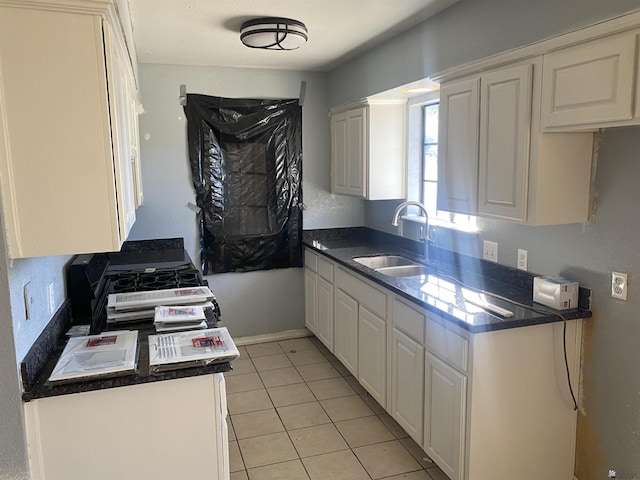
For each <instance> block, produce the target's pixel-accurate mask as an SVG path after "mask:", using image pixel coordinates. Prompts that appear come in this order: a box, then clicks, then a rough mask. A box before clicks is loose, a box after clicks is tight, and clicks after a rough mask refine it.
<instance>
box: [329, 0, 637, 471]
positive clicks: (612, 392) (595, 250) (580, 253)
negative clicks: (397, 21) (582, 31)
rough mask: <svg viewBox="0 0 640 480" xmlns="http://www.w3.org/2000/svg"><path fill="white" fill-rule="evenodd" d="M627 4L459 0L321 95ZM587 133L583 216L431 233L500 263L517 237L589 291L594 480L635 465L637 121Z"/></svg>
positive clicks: (377, 224) (582, 417) (525, 38)
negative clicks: (617, 295) (623, 281)
mask: <svg viewBox="0 0 640 480" xmlns="http://www.w3.org/2000/svg"><path fill="white" fill-rule="evenodd" d="M638 7H640V2H638V1H617V2H602V1H600V0H589V1H586V0H580V1H578V0H571V1H567V0H565V1H562V2H557V1H555V0H544V1H538V2H529V1H527V0H462V1H461V2H460V3H458V4H456V5H454V6H453V7H451V8H450V9H448V10H447V11H445V12H442V13H441V14H439V15H437V16H436V17H434V18H432V19H430V20H428V21H427V22H425V23H424V24H422V25H420V26H419V27H417V28H414V29H413V30H412V31H410V32H408V33H406V34H404V35H401V36H399V37H397V38H396V39H394V40H392V41H390V42H387V43H386V44H384V45H382V46H379V47H378V48H376V49H374V50H373V51H371V52H368V53H366V54H363V55H362V56H360V57H358V58H356V59H354V60H353V61H351V62H349V63H348V64H346V65H343V66H341V67H340V68H337V69H336V70H334V71H333V72H331V73H330V90H329V99H330V103H331V105H336V104H340V103H343V102H345V101H348V100H352V99H356V98H362V97H365V96H367V95H372V94H376V93H379V92H381V91H384V90H387V89H389V88H392V87H394V86H397V85H402V84H404V83H408V82H411V81H414V80H416V79H418V78H420V77H422V76H428V75H430V74H433V73H435V72H437V71H441V70H444V69H447V68H450V67H454V66H456V65H459V64H463V63H467V62H470V61H473V60H478V59H480V58H483V57H486V56H488V55H492V54H496V53H500V52H502V51H506V50H508V49H512V48H514V47H518V46H524V45H526V44H530V43H533V42H536V41H538V40H542V39H544V38H547V37H551V36H555V35H558V34H561V33H563V32H566V31H570V30H574V29H575V27H578V26H584V25H588V24H591V23H594V22H597V21H599V20H603V19H607V18H611V17H613V16H615V15H616V14H619V13H623V12H626V11H630V10H632V9H637V8H638ZM597 137H598V138H597V140H598V142H599V144H600V149H599V153H598V157H597V167H596V176H595V185H594V190H593V194H594V196H595V201H596V210H595V216H594V218H593V220H592V221H590V222H589V223H586V224H577V225H559V226H551V227H528V226H522V225H514V224H509V223H504V222H498V221H486V220H479V221H478V224H479V227H480V232H479V233H478V234H476V235H469V234H455V233H448V232H446V231H444V230H439V231H438V233H437V235H436V239H437V242H438V243H439V244H440V245H441V246H443V247H445V248H449V249H452V250H454V251H459V252H463V253H468V254H471V255H474V256H479V252H480V251H481V250H480V248H479V246H480V244H481V242H482V240H484V239H488V240H492V241H495V242H498V243H499V249H498V250H499V255H498V260H499V262H500V263H502V264H505V265H509V266H515V264H516V252H517V249H518V248H524V249H527V250H528V251H529V269H530V270H531V271H533V272H536V273H540V274H547V275H557V274H563V275H567V276H570V277H572V278H575V279H577V280H578V281H579V282H580V283H581V284H583V285H584V286H586V287H589V288H591V289H592V290H593V314H594V316H593V318H592V319H590V320H588V321H586V329H585V336H584V355H583V358H584V359H583V363H584V365H583V375H584V378H583V384H582V392H581V393H582V396H583V397H582V407H583V408H582V411H581V412H580V414H579V424H578V452H577V470H576V472H577V477H578V478H579V480H590V479H593V480H595V479H602V478H607V472H608V469H609V468H615V469H616V470H617V471H618V474H619V477H621V478H629V479H630V478H635V477H634V475H636V476H640V416H639V415H638V411H640V376H639V375H638V365H640V349H638V348H637V344H638V342H639V341H640V313H638V309H639V308H640V296H639V294H640V282H638V281H637V279H638V278H640V250H639V249H638V240H639V239H640V211H639V209H638V205H639V204H640V191H639V189H638V184H639V181H640V153H639V152H640V127H633V128H617V129H609V130H607V131H606V132H604V134H598V135H597ZM567 188H571V185H567ZM365 203H366V206H365V219H366V225H367V226H370V227H372V228H377V229H380V230H385V231H390V232H393V229H392V228H391V227H390V226H389V219H390V218H391V214H392V213H393V209H394V207H395V205H396V204H397V202H365ZM612 270H618V271H623V272H627V273H629V275H630V291H629V300H628V301H627V302H623V301H620V300H616V299H612V298H611V297H610V295H609V294H610V275H611V273H610V272H611V271H612ZM523 373H525V374H526V372H523ZM523 414H526V412H523ZM541 461H544V459H541Z"/></svg>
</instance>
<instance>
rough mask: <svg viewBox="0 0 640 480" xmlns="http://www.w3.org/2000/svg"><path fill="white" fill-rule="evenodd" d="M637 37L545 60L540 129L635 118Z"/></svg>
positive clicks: (570, 50) (548, 56)
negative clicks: (634, 96)
mask: <svg viewBox="0 0 640 480" xmlns="http://www.w3.org/2000/svg"><path fill="white" fill-rule="evenodd" d="M636 36H637V35H636V33H627V34H622V35H617V36H613V37H610V38H604V39H599V40H594V41H592V42H588V43H584V44H581V45H578V46H575V47H569V48H565V49H562V50H559V51H557V52H552V53H549V54H546V55H545V56H544V65H543V90H542V127H543V129H547V128H553V127H567V126H577V125H584V126H587V127H588V126H589V125H590V124H591V125H594V126H593V127H592V128H596V126H595V124H598V123H604V122H611V121H622V120H630V119H631V118H633V95H634V86H635V82H634V75H635V72H634V66H635V55H636Z"/></svg>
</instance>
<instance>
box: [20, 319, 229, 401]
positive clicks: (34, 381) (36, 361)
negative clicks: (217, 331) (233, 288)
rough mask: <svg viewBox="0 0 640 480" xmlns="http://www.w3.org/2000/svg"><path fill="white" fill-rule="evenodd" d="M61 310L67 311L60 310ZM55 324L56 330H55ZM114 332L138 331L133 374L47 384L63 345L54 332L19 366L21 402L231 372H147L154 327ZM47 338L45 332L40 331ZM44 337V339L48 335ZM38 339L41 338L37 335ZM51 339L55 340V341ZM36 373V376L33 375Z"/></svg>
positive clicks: (216, 368)
mask: <svg viewBox="0 0 640 480" xmlns="http://www.w3.org/2000/svg"><path fill="white" fill-rule="evenodd" d="M61 310H62V311H64V310H68V313H69V314H70V310H71V309H70V308H63V309H61ZM208 321H209V326H210V327H214V326H215V323H214V322H215V319H212V318H211V317H209V318H208ZM52 323H54V325H52V326H51V327H52V328H53V330H57V331H58V332H60V331H62V332H65V331H66V330H67V329H68V327H69V326H70V324H71V322H70V319H65V318H54V319H52ZM56 324H57V327H56ZM118 330H137V331H138V363H137V369H136V372H135V373H134V374H131V375H122V376H115V377H109V378H100V377H96V378H95V379H91V380H88V379H87V380H78V381H72V382H67V383H57V384H53V383H51V382H49V380H48V379H49V376H50V375H51V372H52V371H53V368H54V367H55V365H56V363H57V361H58V359H59V358H60V355H61V354H62V350H63V349H64V347H65V345H66V344H67V337H65V336H64V335H61V336H58V335H56V333H55V332H54V333H50V334H48V335H51V336H53V339H52V338H49V339H47V338H42V339H40V338H39V339H38V340H39V341H36V343H34V346H33V347H32V348H31V350H30V351H29V353H28V354H27V356H26V357H25V360H23V362H22V364H21V370H22V380H23V385H24V392H23V394H22V399H23V400H24V401H29V400H33V399H36V398H44V397H54V396H58V395H69V394H72V393H81V392H89V391H93V390H103V389H106V388H114V387H125V386H129V385H139V384H142V383H150V382H158V381H163V380H173V379H176V378H185V377H192V376H196V375H208V374H213V373H219V372H228V371H230V370H231V369H232V367H231V363H230V362H222V363H215V364H211V365H207V366H198V367H189V368H181V369H177V370H167V371H163V372H157V373H154V372H151V371H150V369H149V341H148V337H149V335H153V334H155V333H156V332H155V328H154V326H153V324H152V323H151V322H140V323H134V324H127V325H124V326H120V327H119V328H118ZM43 334H45V335H47V332H43ZM48 335H47V336H48ZM41 337H42V336H41ZM55 338H58V340H57V341H56V340H55ZM52 343H53V349H52V350H51V351H49V352H48V353H45V351H41V350H42V349H45V350H50V348H47V347H46V346H47V345H51V344H52ZM34 372H37V374H34Z"/></svg>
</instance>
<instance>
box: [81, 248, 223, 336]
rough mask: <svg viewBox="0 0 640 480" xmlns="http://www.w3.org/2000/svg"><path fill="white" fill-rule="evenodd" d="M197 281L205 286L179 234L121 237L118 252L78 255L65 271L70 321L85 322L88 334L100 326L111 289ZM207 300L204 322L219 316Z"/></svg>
mask: <svg viewBox="0 0 640 480" xmlns="http://www.w3.org/2000/svg"><path fill="white" fill-rule="evenodd" d="M200 285H206V286H208V284H207V281H206V280H204V279H203V277H202V274H201V273H200V271H199V270H198V269H197V268H195V266H194V265H193V262H192V261H191V258H190V257H189V254H188V253H187V251H186V250H185V249H184V240H183V239H182V238H169V239H159V240H137V241H127V242H125V243H124V244H123V246H122V249H121V250H120V252H113V253H95V254H85V255H78V256H77V257H76V258H75V259H74V260H73V262H72V264H71V268H70V270H69V297H70V299H71V307H72V312H73V324H74V325H90V326H91V327H90V333H92V334H96V333H100V332H102V331H103V330H105V329H106V328H107V324H106V318H107V316H106V303H107V298H108V295H109V294H111V293H125V292H139V291H150V290H161V289H168V288H181V287H195V286H200ZM213 304H214V309H213V311H212V312H209V315H208V320H209V323H210V324H211V323H217V322H218V320H219V317H220V307H219V306H218V303H217V302H216V301H215V300H214V301H213ZM211 316H213V318H211Z"/></svg>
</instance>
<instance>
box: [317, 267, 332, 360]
mask: <svg viewBox="0 0 640 480" xmlns="http://www.w3.org/2000/svg"><path fill="white" fill-rule="evenodd" d="M316 293H317V298H318V326H317V332H316V336H317V337H318V338H319V339H320V340H321V341H322V343H324V345H325V346H326V347H327V348H328V349H329V351H331V352H333V284H332V283H331V282H329V281H328V280H326V279H324V278H322V277H321V276H318V290H317V292H316Z"/></svg>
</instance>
